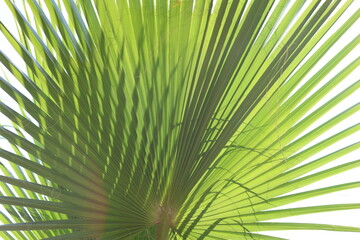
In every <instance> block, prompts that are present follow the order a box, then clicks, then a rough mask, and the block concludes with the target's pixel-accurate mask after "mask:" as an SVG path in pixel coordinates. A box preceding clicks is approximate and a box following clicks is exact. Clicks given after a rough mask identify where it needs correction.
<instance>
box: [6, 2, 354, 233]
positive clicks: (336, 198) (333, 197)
mask: <svg viewBox="0 0 360 240" xmlns="http://www.w3.org/2000/svg"><path fill="white" fill-rule="evenodd" d="M359 8H360V0H355V3H354V4H353V6H352V7H350V8H349V9H348V11H347V12H346V13H345V14H344V16H343V17H342V18H341V19H340V21H339V22H338V23H337V24H335V26H334V30H336V28H338V27H339V26H340V25H341V23H342V22H344V21H345V20H346V19H347V18H348V17H349V16H351V15H352V13H354V12H355V11H356V10H358V9H359ZM0 20H1V21H2V22H3V23H4V24H5V26H7V27H8V28H9V29H10V30H11V31H12V32H13V33H15V32H16V27H15V25H14V22H13V20H12V17H11V15H10V13H9V11H8V10H7V9H6V7H5V3H4V2H3V0H0ZM359 34H360V20H358V21H357V23H356V24H355V25H354V26H353V28H352V29H350V30H349V31H348V32H347V33H346V35H344V36H343V38H342V39H341V40H340V41H339V42H338V44H337V45H336V46H335V47H334V48H333V49H332V50H331V51H330V52H329V54H328V56H326V59H329V58H330V57H331V56H333V55H334V54H336V53H337V52H338V51H339V49H340V48H339V47H341V46H343V45H345V44H346V43H347V42H349V41H350V40H351V39H353V38H355V37H356V36H357V35H359ZM0 50H1V51H3V52H5V53H6V54H7V55H8V56H9V57H10V58H11V59H13V60H14V61H15V62H16V63H17V64H18V65H19V66H22V67H24V65H23V63H22V60H21V58H20V57H19V56H17V55H16V54H14V51H12V50H11V47H10V45H9V44H8V43H7V42H6V40H5V39H4V37H3V36H2V34H0ZM359 53H360V46H358V47H357V48H356V49H355V50H354V51H353V52H352V53H351V54H349V56H348V57H347V58H346V59H345V60H344V62H343V63H342V64H339V66H338V68H336V69H334V71H333V72H331V73H330V74H329V77H328V78H327V79H325V81H324V82H326V81H327V80H329V79H330V78H331V77H332V76H334V75H335V74H336V73H337V72H338V71H339V70H340V69H342V67H343V66H345V65H346V64H348V63H349V62H350V61H352V60H354V59H356V58H358V57H359ZM321 64H324V62H322V63H320V64H319V65H321ZM0 66H1V64H0ZM318 68H319V66H315V68H314V69H313V72H312V73H309V75H312V74H313V73H314V72H316V71H317V69H318ZM4 72H5V73H6V71H4ZM0 75H1V76H4V73H3V72H2V70H1V69H0ZM359 76H360V68H359V67H358V68H357V69H356V70H355V71H354V72H353V73H352V74H351V75H350V76H349V77H348V78H347V79H346V80H345V81H344V83H343V84H342V87H338V88H337V89H336V90H335V91H341V90H342V89H344V88H345V87H347V86H349V85H350V84H351V83H354V82H355V81H358V80H359ZM7 77H10V75H8V74H7ZM10 79H11V77H10ZM11 81H12V83H14V85H15V86H17V87H19V89H21V88H22V87H21V86H20V85H18V84H16V83H15V80H14V79H11ZM324 82H323V83H324ZM319 87H320V86H319ZM334 93H335V92H333V93H332V94H330V95H329V96H327V97H328V98H331V97H332V96H334ZM359 100H360V89H358V91H356V92H355V93H354V94H353V95H352V96H351V97H349V98H348V99H346V100H345V101H343V102H342V103H341V104H339V105H338V106H337V107H336V108H334V109H333V111H331V112H330V113H329V114H327V115H326V116H325V117H324V118H322V119H321V120H319V121H318V122H317V123H316V125H319V124H321V123H322V122H324V121H326V120H328V119H329V118H331V116H334V115H336V114H337V113H339V112H341V111H342V110H344V109H346V108H348V107H349V106H351V105H354V104H355V103H359ZM0 101H3V102H5V103H6V104H8V105H10V106H12V107H14V108H16V105H15V103H14V102H13V101H12V100H11V99H10V98H9V97H8V96H6V95H5V94H4V92H3V91H2V90H1V89H0ZM320 105H321V103H320ZM359 119H360V113H359V112H358V113H357V114H355V115H354V116H352V117H351V118H349V119H347V120H346V121H344V122H342V123H341V124H339V125H337V126H336V127H335V128H334V129H333V130H332V131H331V132H329V133H327V134H325V135H326V136H330V135H333V134H334V133H336V132H339V131H341V130H342V129H345V128H347V127H349V126H350V125H354V124H357V123H359V122H360V121H359ZM0 124H1V125H7V124H10V122H9V121H8V120H7V119H6V118H5V117H4V116H3V115H2V114H1V113H0ZM308 130H310V129H308ZM325 135H323V136H321V137H319V139H318V141H319V140H320V139H321V138H323V137H326V136H325ZM359 140H360V133H359V132H358V133H356V134H354V135H352V136H351V137H349V138H347V139H345V140H344V141H341V142H339V143H338V144H337V145H335V146H332V147H331V149H330V150H331V151H333V150H334V149H335V148H336V149H338V148H341V147H344V146H346V145H349V144H350V143H353V142H357V141H359ZM0 147H1V148H5V149H10V146H9V145H8V144H7V142H6V141H5V140H4V139H0ZM326 152H329V150H327V151H323V152H321V153H320V154H318V155H317V156H314V158H311V159H309V160H308V161H311V160H313V159H316V158H317V157H319V156H322V155H326ZM359 156H360V149H359V150H357V151H356V152H353V153H351V154H348V155H346V156H344V157H342V158H340V159H338V160H336V161H334V162H332V163H331V164H327V165H326V166H324V167H323V168H320V169H318V170H317V171H319V170H324V169H326V168H329V167H333V166H335V165H338V164H343V163H346V162H349V161H353V160H358V159H360V158H359ZM2 162H3V161H2ZM353 181H360V168H357V169H354V170H351V171H348V172H345V173H343V174H338V175H336V176H334V177H331V178H328V179H325V180H323V181H320V182H318V183H315V184H312V185H309V186H307V187H304V188H301V189H298V190H296V192H301V191H306V190H311V189H314V188H320V187H326V186H329V185H333V184H340V183H346V182H353ZM293 193H295V192H293ZM333 203H360V189H353V190H347V191H341V192H337V193H333V194H327V195H324V196H321V197H316V198H312V199H309V200H305V201H300V202H297V203H294V204H290V205H287V206H286V207H301V206H311V205H323V204H333ZM2 209H3V207H2V206H0V210H2ZM273 221H274V220H273ZM277 221H288V222H309V223H326V224H337V225H348V226H355V227H360V210H347V211H337V212H331V213H318V214H310V215H304V216H296V217H291V218H284V219H279V220H277ZM261 233H264V234H269V235H273V236H278V237H284V238H288V239H291V240H304V239H307V240H322V239H326V240H339V239H340V240H359V239H360V233H343V232H330V231H296V232H294V231H281V232H274V231H273V232H261Z"/></svg>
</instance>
